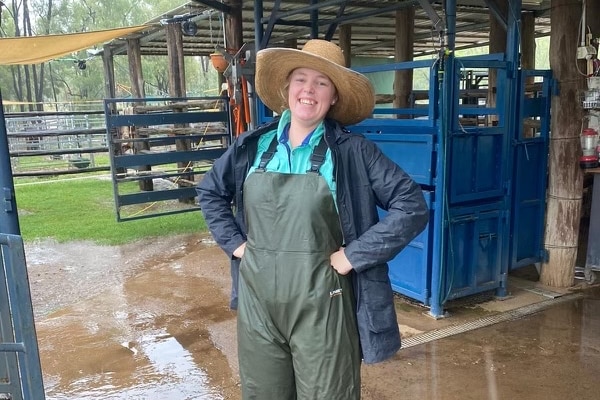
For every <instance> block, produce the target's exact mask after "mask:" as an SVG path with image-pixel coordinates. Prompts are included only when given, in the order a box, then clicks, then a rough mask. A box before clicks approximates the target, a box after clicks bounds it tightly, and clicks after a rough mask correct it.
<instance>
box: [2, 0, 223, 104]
mask: <svg viewBox="0 0 600 400" xmlns="http://www.w3.org/2000/svg"><path fill="white" fill-rule="evenodd" d="M3 3H4V4H5V5H4V6H3V7H0V11H1V14H0V35H1V36H2V37H17V36H35V35H47V34H61V33H75V32H88V31H95V30H100V29H110V28H118V27H125V26H132V25H141V24H144V23H146V22H148V21H150V20H151V19H153V18H155V17H157V16H159V15H161V14H164V13H165V12H167V11H169V10H173V9H175V8H176V7H178V6H180V5H182V4H185V3H186V1H185V0H175V1H172V0H135V1H134V0H111V1H110V2H106V1H104V0H12V1H4V2H3ZM24 51H26V49H24ZM79 60H85V61H86V68H85V69H80V68H78V61H79ZM185 62H186V65H185V68H186V82H187V83H186V86H187V90H188V94H189V95H190V96H202V95H215V94H216V93H217V75H216V72H215V71H214V70H213V69H212V68H206V60H203V59H202V58H201V57H186V60H185ZM114 63H115V80H116V83H117V97H128V96H129V95H130V92H129V89H130V83H129V82H130V80H129V70H128V68H129V67H128V60H127V57H126V56H116V57H115V59H114ZM203 63H204V66H205V67H204V68H203ZM142 64H143V71H144V80H145V81H146V87H145V91H146V95H147V96H148V97H161V96H165V95H166V93H167V92H168V86H167V85H168V77H167V76H168V75H167V59H166V57H160V56H143V57H142ZM0 90H1V91H2V96H3V99H4V101H5V102H7V101H16V102H25V103H28V104H27V105H26V106H22V107H20V109H19V110H14V111H27V110H41V109H42V103H47V104H49V103H63V102H66V103H71V102H82V103H85V102H86V101H89V100H98V99H102V98H103V97H104V74H103V66H102V58H101V57H99V56H96V57H93V56H91V54H90V53H88V52H86V51H81V52H78V53H76V54H72V56H71V57H63V58H61V59H57V60H54V61H50V62H47V63H44V64H40V65H27V66H0ZM46 107H47V106H46Z"/></svg>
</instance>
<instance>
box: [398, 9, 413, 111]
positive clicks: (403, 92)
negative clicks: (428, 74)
mask: <svg viewBox="0 0 600 400" xmlns="http://www.w3.org/2000/svg"><path fill="white" fill-rule="evenodd" d="M414 25H415V8H414V7H406V8H403V9H400V10H398V11H396V39H395V44H394V52H395V54H394V58H395V61H396V62H403V61H412V59H413V50H414V37H415V29H414ZM412 81H413V70H412V69H404V70H397V71H396V72H395V73H394V108H408V107H409V106H410V94H411V93H412V86H413V82H412ZM398 118H410V116H409V115H398Z"/></svg>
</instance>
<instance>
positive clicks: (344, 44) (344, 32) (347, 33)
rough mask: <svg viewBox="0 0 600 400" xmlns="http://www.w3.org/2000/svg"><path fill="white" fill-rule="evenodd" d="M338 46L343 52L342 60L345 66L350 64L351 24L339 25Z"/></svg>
mask: <svg viewBox="0 0 600 400" xmlns="http://www.w3.org/2000/svg"><path fill="white" fill-rule="evenodd" d="M339 41H340V48H341V49H342V52H343V53H344V62H345V63H346V67H348V68H350V67H351V66H352V46H351V45H352V25H350V24H346V25H342V26H340V37H339Z"/></svg>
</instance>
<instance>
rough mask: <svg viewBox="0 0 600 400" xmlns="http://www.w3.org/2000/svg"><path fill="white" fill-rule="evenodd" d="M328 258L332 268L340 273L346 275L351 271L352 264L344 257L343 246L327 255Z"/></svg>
mask: <svg viewBox="0 0 600 400" xmlns="http://www.w3.org/2000/svg"><path fill="white" fill-rule="evenodd" d="M329 260H330V262H331V266H332V267H333V269H335V270H336V271H337V273H338V274H340V275H347V274H348V273H349V272H350V271H352V264H350V261H349V260H348V258H347V257H346V253H344V248H343V247H341V248H340V249H339V250H338V251H336V252H335V253H333V254H332V255H331V256H329Z"/></svg>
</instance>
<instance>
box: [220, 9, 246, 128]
mask: <svg viewBox="0 0 600 400" xmlns="http://www.w3.org/2000/svg"><path fill="white" fill-rule="evenodd" d="M224 3H225V4H227V5H228V6H229V7H230V12H229V13H228V14H226V15H225V47H226V49H227V51H228V52H229V53H230V54H232V55H233V54H236V53H237V52H238V50H239V49H240V48H241V47H242V46H243V44H244V43H243V41H244V36H243V29H244V28H243V25H242V0H226V1H225V2H224ZM234 84H235V85H241V84H242V77H241V76H240V77H238V82H231V81H229V82H228V87H229V93H231V97H232V100H231V101H230V104H231V108H230V109H231V113H232V118H231V120H232V123H233V126H232V129H231V130H232V132H233V134H234V136H237V135H239V134H240V133H242V131H244V130H245V129H246V128H247V126H246V124H245V122H249V121H244V118H243V116H244V115H245V114H246V111H245V109H244V104H245V100H242V101H240V102H239V103H236V101H235V94H236V93H243V92H244V91H243V90H242V87H241V86H236V87H234ZM242 96H243V94H242ZM238 97H239V96H238ZM250 114H252V113H250Z"/></svg>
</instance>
